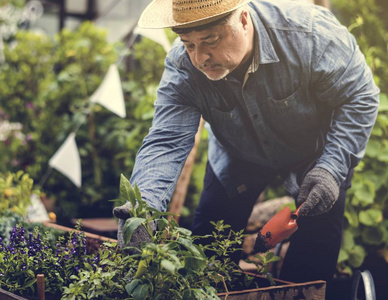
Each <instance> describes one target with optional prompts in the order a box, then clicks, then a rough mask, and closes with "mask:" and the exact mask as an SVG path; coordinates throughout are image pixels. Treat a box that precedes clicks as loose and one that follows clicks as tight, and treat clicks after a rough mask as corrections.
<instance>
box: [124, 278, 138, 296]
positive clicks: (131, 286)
mask: <svg viewBox="0 0 388 300" xmlns="http://www.w3.org/2000/svg"><path fill="white" fill-rule="evenodd" d="M139 283H140V279H135V280H132V281H131V282H130V283H128V284H127V285H126V286H125V290H126V291H127V293H128V294H129V295H132V293H133V291H134V290H135V288H136V287H137V285H138V284H139Z"/></svg>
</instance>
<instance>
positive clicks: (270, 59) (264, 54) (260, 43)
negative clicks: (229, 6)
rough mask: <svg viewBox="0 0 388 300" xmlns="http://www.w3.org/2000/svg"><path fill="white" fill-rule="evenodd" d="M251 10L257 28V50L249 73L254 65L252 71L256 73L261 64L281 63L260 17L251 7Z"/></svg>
mask: <svg viewBox="0 0 388 300" xmlns="http://www.w3.org/2000/svg"><path fill="white" fill-rule="evenodd" d="M250 5H251V4H250ZM249 9H250V14H251V19H252V22H253V26H254V27H255V34H256V36H255V49H254V51H255V53H254V56H253V60H252V64H251V66H250V67H249V71H250V70H251V67H252V65H254V66H253V69H252V70H253V71H256V70H257V68H258V66H259V64H268V63H275V62H279V57H278V56H277V54H276V51H275V48H274V46H273V44H272V41H271V39H270V37H269V35H268V32H267V30H266V28H265V27H264V24H263V22H262V21H261V19H260V17H259V16H258V14H257V13H256V12H255V11H254V10H253V9H252V7H250V6H249ZM256 51H257V52H256Z"/></svg>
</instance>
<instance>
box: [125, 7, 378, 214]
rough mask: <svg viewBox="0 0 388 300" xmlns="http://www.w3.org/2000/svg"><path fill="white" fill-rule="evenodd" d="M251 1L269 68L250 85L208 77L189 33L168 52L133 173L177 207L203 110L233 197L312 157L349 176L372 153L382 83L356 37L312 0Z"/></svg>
mask: <svg viewBox="0 0 388 300" xmlns="http://www.w3.org/2000/svg"><path fill="white" fill-rule="evenodd" d="M249 9H250V15H251V19H252V21H253V25H254V28H255V34H256V35H257V36H256V41H258V55H259V58H258V59H259V67H258V68H257V70H256V71H255V72H253V73H249V74H248V75H249V76H248V78H247V80H246V81H245V84H244V85H243V83H242V82H241V81H239V80H237V79H235V78H233V77H232V76H227V77H226V78H224V79H222V80H218V81H211V80H209V79H207V78H206V76H205V75H203V74H202V73H201V72H200V71H198V70H197V69H196V68H195V67H194V66H193V65H192V63H191V61H190V59H189V56H188V55H187V53H186V51H185V48H184V46H183V44H182V42H181V41H179V39H177V41H175V43H174V45H173V47H172V49H171V50H170V52H169V53H168V55H167V57H166V60H165V71H164V73H163V77H162V79H161V82H160V86H159V89H158V93H157V99H156V101H155V115H154V119H153V124H152V127H151V128H150V131H149V134H148V135H147V136H146V137H145V139H144V141H143V144H142V146H141V148H140V149H139V152H138V154H137V158H136V163H135V168H134V170H133V173H132V177H131V182H132V184H134V183H136V184H137V185H138V186H139V188H140V190H141V192H142V195H143V197H144V199H145V200H146V201H148V202H149V204H150V205H151V206H153V207H154V208H156V209H159V210H162V211H164V210H166V208H167V204H168V202H169V200H170V199H171V197H172V194H173V192H174V189H175V185H176V182H177V179H178V177H179V175H180V172H181V170H182V167H183V165H184V163H185V160H186V158H187V156H188V154H189V152H190V150H191V149H192V147H193V145H194V137H195V133H196V132H197V129H198V124H199V121H200V117H201V116H202V117H203V118H204V119H205V121H207V123H208V124H209V125H210V129H211V130H210V136H209V149H208V159H209V163H210V165H211V166H212V168H213V170H214V172H215V174H216V175H217V177H218V179H219V180H220V181H221V183H222V184H223V185H224V186H225V188H226V189H227V191H228V193H229V195H230V196H234V195H236V194H238V193H241V192H244V191H245V190H246V189H249V188H250V187H251V186H253V185H255V184H257V182H260V181H261V182H262V181H265V180H268V178H270V177H271V176H274V175H275V174H279V173H282V174H283V173H284V174H286V173H295V172H302V171H303V170H304V169H305V168H306V166H308V165H311V164H312V163H314V164H315V165H316V166H319V167H321V168H324V169H326V170H327V171H329V172H330V173H331V174H332V175H333V176H334V177H335V179H336V180H337V182H338V184H341V183H342V181H343V180H344V179H345V177H346V175H347V173H348V171H349V169H350V168H353V167H355V166H356V165H357V164H358V163H359V162H360V160H361V158H362V157H363V155H364V152H365V148H366V144H367V141H368V138H369V136H370V133H371V130H372V127H373V125H374V122H375V119H376V115H377V110H378V102H379V100H378V93H379V89H378V88H377V87H376V86H375V84H374V81H373V77H372V74H371V71H370V69H369V67H368V66H367V65H366V62H365V59H364V56H363V55H362V53H361V52H360V50H359V48H358V46H357V44H356V41H355V39H354V37H353V36H352V35H351V34H350V33H349V32H348V31H347V29H346V28H345V27H344V26H342V25H341V24H340V23H339V22H338V21H337V20H336V18H335V17H334V16H333V14H332V13H331V12H329V11H328V10H326V9H324V8H322V7H319V6H314V5H311V4H309V3H304V2H303V3H300V2H298V1H288V0H274V1H267V0H255V1H252V2H251V3H250V4H249Z"/></svg>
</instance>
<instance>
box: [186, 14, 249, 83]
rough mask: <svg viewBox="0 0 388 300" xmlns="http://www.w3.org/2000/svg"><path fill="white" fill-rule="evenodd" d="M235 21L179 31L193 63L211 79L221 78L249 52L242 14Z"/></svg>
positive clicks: (238, 64)
mask: <svg viewBox="0 0 388 300" xmlns="http://www.w3.org/2000/svg"><path fill="white" fill-rule="evenodd" d="M234 25H235V26H233V28H232V27H231V26H230V25H217V26H214V27H211V28H209V29H205V30H202V31H192V32H189V33H186V34H180V35H179V36H180V38H181V40H182V42H183V43H184V45H185V48H186V51H187V53H188V55H189V57H190V60H191V62H192V64H193V65H194V66H195V67H196V68H197V69H198V70H200V71H201V72H202V73H204V74H205V75H206V76H207V77H208V78H209V79H210V80H220V79H222V78H224V77H225V76H226V75H228V74H230V73H231V72H232V71H234V70H235V69H236V68H238V66H240V65H241V64H242V63H243V62H245V61H246V60H247V59H248V58H249V56H250V48H249V47H250V44H249V39H248V34H247V26H245V24H244V16H243V20H239V21H238V24H234Z"/></svg>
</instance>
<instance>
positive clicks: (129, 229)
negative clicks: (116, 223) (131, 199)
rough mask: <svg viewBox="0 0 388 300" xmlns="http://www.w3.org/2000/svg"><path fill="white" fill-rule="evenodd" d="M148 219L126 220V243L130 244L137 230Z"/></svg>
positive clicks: (124, 233) (124, 232)
mask: <svg viewBox="0 0 388 300" xmlns="http://www.w3.org/2000/svg"><path fill="white" fill-rule="evenodd" d="M146 221H147V220H146V219H144V218H136V217H134V218H129V219H127V220H126V221H125V223H124V227H123V235H124V243H125V244H128V243H129V241H130V240H131V237H132V235H133V233H134V232H135V230H136V229H137V228H138V227H139V226H140V225H141V224H142V223H144V222H146Z"/></svg>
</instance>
